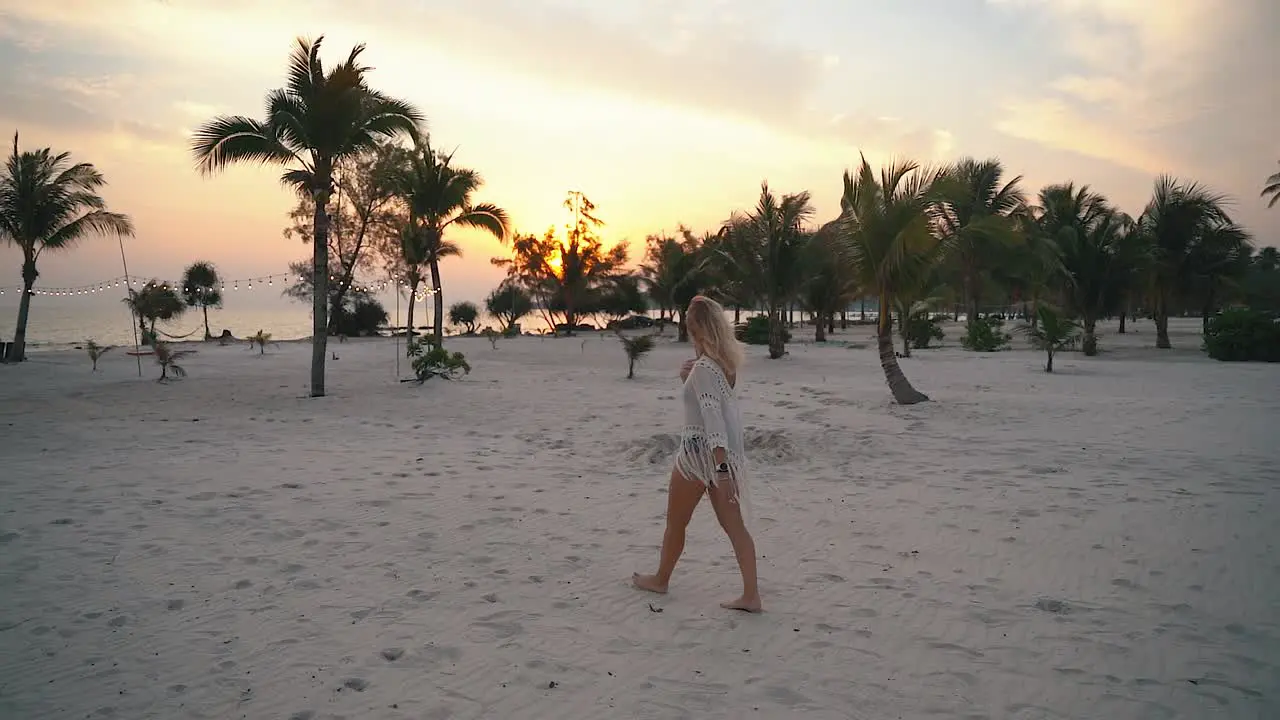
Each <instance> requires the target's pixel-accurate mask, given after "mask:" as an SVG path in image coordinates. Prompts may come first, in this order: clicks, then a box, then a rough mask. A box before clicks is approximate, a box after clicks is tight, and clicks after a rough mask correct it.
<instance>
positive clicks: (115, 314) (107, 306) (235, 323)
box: [0, 293, 429, 352]
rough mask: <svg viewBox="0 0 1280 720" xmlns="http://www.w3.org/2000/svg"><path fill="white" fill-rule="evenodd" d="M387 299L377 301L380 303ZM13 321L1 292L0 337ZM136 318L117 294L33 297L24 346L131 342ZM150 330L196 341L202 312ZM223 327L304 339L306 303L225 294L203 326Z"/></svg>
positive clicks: (14, 312)
mask: <svg viewBox="0 0 1280 720" xmlns="http://www.w3.org/2000/svg"><path fill="white" fill-rule="evenodd" d="M387 300H388V299H387V298H383V299H382V302H383V303H384V305H387ZM389 300H390V304H389V305H387V306H388V307H389V308H390V312H391V315H392V322H394V320H395V298H394V296H392V297H391V298H389ZM402 311H403V307H402ZM428 316H429V312H428ZM422 318H423V315H422V312H421V310H419V311H417V312H416V313H415V318H414V324H415V325H417V324H419V323H421V322H422ZM17 322H18V303H17V298H10V296H9V294H8V293H6V294H5V296H4V297H2V298H0V340H5V341H11V340H13V332H14V329H15V328H16V327H17ZM136 322H137V321H136V320H135V319H134V318H133V316H132V315H131V314H130V312H129V310H128V308H126V307H125V305H124V303H123V302H121V299H120V298H113V297H110V296H108V295H107V294H106V293H99V294H94V295H87V296H74V297H57V296H48V295H37V296H35V297H33V298H32V299H31V316H30V318H29V320H28V322H27V349H28V351H31V352H39V351H41V350H56V349H63V348H67V347H70V346H73V345H77V344H80V343H83V342H84V341H85V340H89V339H92V340H93V341H95V342H97V343H98V344H100V345H119V346H131V345H133V340H134V336H133V328H134V327H135V326H136ZM156 328H157V330H160V331H162V332H164V333H168V334H169V335H171V336H187V335H188V334H189V335H190V337H189V338H183V339H191V340H201V339H203V338H204V316H203V315H202V314H201V312H200V309H199V308H191V309H188V310H187V312H186V313H185V314H184V315H182V316H181V317H179V318H176V319H174V320H173V321H170V322H160V323H157V325H156ZM224 328H225V329H227V330H230V331H231V334H232V335H234V336H236V337H247V336H249V335H252V334H254V333H256V332H257V331H258V330H265V331H266V332H268V333H271V335H272V337H273V338H275V339H277V340H295V339H298V338H304V337H310V336H311V306H310V304H304V303H300V302H295V301H291V300H288V299H286V298H277V297H271V296H268V295H266V294H265V293H255V294H254V295H249V294H247V293H246V294H245V295H242V296H239V297H237V296H230V297H227V298H226V299H225V301H224V307H222V308H219V309H210V310H209V330H210V331H211V332H212V333H213V334H214V335H215V336H216V335H219V334H221V333H222V331H223V329H224ZM161 337H164V335H161ZM170 339H177V338H170Z"/></svg>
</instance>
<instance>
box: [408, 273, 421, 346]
mask: <svg viewBox="0 0 1280 720" xmlns="http://www.w3.org/2000/svg"><path fill="white" fill-rule="evenodd" d="M419 282H420V281H419V280H418V278H416V277H415V278H413V279H411V280H410V281H409V311H408V313H407V314H406V315H405V321H404V322H405V328H404V337H405V342H408V341H410V340H412V339H413V308H414V306H415V305H417V303H418V283H419Z"/></svg>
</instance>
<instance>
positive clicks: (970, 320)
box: [965, 288, 978, 327]
mask: <svg viewBox="0 0 1280 720" xmlns="http://www.w3.org/2000/svg"><path fill="white" fill-rule="evenodd" d="M965 312H966V314H967V315H968V317H967V318H966V319H965V325H967V326H969V327H973V324H974V323H975V322H977V320H978V292H977V290H975V289H973V288H970V290H969V307H968V308H966V309H965Z"/></svg>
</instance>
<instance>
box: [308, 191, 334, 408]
mask: <svg viewBox="0 0 1280 720" xmlns="http://www.w3.org/2000/svg"><path fill="white" fill-rule="evenodd" d="M329 180H330V174H329V173H328V172H325V171H324V170H323V169H322V170H321V171H320V172H319V173H317V177H316V181H317V183H318V184H319V187H320V188H322V189H320V190H317V191H315V192H314V194H313V196H312V197H313V199H314V201H315V203H314V204H315V215H314V217H313V218H312V220H311V224H312V228H311V238H312V239H311V245H312V248H311V250H312V254H311V397H324V364H325V360H326V359H327V357H328V354H327V353H328V347H329V213H328V207H329Z"/></svg>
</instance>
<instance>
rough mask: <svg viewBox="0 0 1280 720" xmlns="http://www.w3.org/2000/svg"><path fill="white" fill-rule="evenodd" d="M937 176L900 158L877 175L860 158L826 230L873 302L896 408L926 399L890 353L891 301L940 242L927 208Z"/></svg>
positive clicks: (848, 174)
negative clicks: (838, 241) (838, 240)
mask: <svg viewBox="0 0 1280 720" xmlns="http://www.w3.org/2000/svg"><path fill="white" fill-rule="evenodd" d="M940 174H941V173H940V171H939V170H937V169H933V168H925V167H921V166H920V165H919V164H917V163H915V162H913V161H909V160H903V161H898V162H895V163H893V164H891V165H890V166H889V167H886V168H883V169H882V170H881V171H880V175H879V177H877V176H876V173H875V171H873V170H872V169H871V164H870V163H868V162H867V159H866V157H863V158H862V163H861V165H860V166H859V167H858V169H857V170H856V171H855V172H852V173H851V172H849V171H845V174H844V193H843V195H842V196H841V198H840V211H841V212H840V217H839V218H837V219H836V220H835V221H833V223H831V224H829V225H828V226H827V227H829V228H830V229H831V230H832V231H834V232H836V233H838V234H839V237H840V238H841V240H842V241H843V243H844V246H845V252H846V253H847V255H848V257H849V260H850V262H851V263H852V265H853V267H854V269H855V270H856V271H857V274H858V279H859V281H860V285H861V287H862V288H863V289H864V290H865V291H866V292H869V293H872V294H874V295H875V296H876V297H877V298H878V299H879V303H880V307H879V311H880V314H879V321H878V323H877V330H876V341H877V346H878V348H879V352H880V367H881V368H882V369H883V370H884V376H885V380H886V381H887V382H888V384H889V391H890V392H892V393H893V398H894V400H896V401H897V402H898V403H900V404H902V405H911V404H914V403H918V402H922V401H925V400H928V399H929V397H928V396H927V395H925V394H924V393H922V392H920V391H918V390H916V389H915V388H914V387H912V386H911V383H910V382H908V381H907V378H906V376H905V375H903V374H902V368H901V367H899V366H898V360H897V358H896V357H895V356H894V354H893V312H892V309H893V299H894V297H896V296H897V295H898V294H899V292H900V290H901V289H902V288H903V287H904V286H909V285H910V284H911V283H912V282H913V281H914V280H916V279H918V278H919V277H921V276H922V275H923V274H924V273H925V272H927V271H928V270H929V267H930V264H931V263H933V262H935V261H936V258H937V255H938V252H937V250H938V244H939V242H940V240H939V239H938V237H937V236H936V235H935V234H934V231H933V230H934V226H933V218H932V216H931V212H930V210H931V207H932V205H933V202H934V200H935V198H934V196H933V192H934V190H933V188H934V184H935V183H936V182H937V180H938V178H939V176H940Z"/></svg>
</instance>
